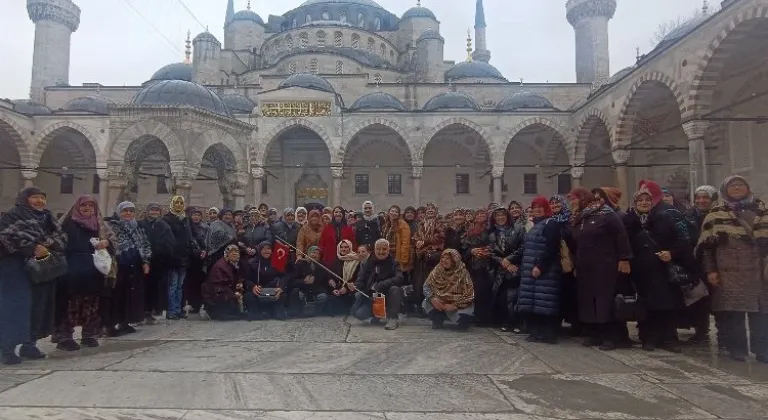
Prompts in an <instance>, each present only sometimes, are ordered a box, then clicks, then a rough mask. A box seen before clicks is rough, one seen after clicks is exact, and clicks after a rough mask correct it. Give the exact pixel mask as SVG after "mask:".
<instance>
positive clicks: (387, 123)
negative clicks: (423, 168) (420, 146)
mask: <svg viewBox="0 0 768 420" xmlns="http://www.w3.org/2000/svg"><path fill="white" fill-rule="evenodd" d="M373 125H383V126H385V127H388V128H390V129H391V130H392V131H394V132H395V133H397V134H398V135H399V136H400V138H401V139H402V140H403V142H405V145H406V146H407V148H408V154H409V155H410V156H409V157H410V158H411V159H413V157H414V156H415V155H416V150H414V145H413V143H412V142H411V141H410V136H409V135H408V132H407V131H405V129H403V128H402V127H400V126H399V125H398V124H396V123H394V122H392V121H390V120H388V119H386V118H379V117H377V118H371V119H368V120H365V121H363V122H361V123H360V124H357V125H356V126H354V127H353V128H352V129H351V130H350V131H349V133H350V134H349V135H347V136H345V137H344V138H343V139H342V141H341V146H340V147H339V151H338V159H339V162H343V161H344V155H345V154H346V153H347V147H348V146H349V144H350V143H351V142H352V139H354V138H355V136H356V135H358V134H359V133H360V132H362V131H363V130H365V129H366V128H368V127H370V126H373Z"/></svg>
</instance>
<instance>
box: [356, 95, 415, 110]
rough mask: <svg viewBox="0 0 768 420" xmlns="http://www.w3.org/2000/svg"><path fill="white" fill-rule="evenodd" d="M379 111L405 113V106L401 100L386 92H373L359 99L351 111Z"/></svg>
mask: <svg viewBox="0 0 768 420" xmlns="http://www.w3.org/2000/svg"><path fill="white" fill-rule="evenodd" d="M377 109H386V110H394V111H405V110H406V109H405V105H403V103H402V102H400V100H399V99H397V98H395V97H394V96H392V95H390V94H389V93H384V92H373V93H369V94H367V95H363V96H361V97H360V98H358V99H357V100H356V101H355V102H354V103H353V104H352V106H351V107H349V110H350V111H363V110H365V111H369V110H377Z"/></svg>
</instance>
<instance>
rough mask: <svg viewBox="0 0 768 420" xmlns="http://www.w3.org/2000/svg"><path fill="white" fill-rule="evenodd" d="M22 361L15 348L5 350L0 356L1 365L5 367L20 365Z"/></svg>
mask: <svg viewBox="0 0 768 420" xmlns="http://www.w3.org/2000/svg"><path fill="white" fill-rule="evenodd" d="M21 361H22V360H21V357H19V356H17V355H16V351H15V348H10V349H7V350H6V349H4V350H3V351H2V355H0V363H2V364H4V365H18V364H19V363H21Z"/></svg>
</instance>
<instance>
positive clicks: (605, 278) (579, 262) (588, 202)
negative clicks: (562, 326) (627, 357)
mask: <svg viewBox="0 0 768 420" xmlns="http://www.w3.org/2000/svg"><path fill="white" fill-rule="evenodd" d="M568 199H569V200H570V202H571V211H573V212H574V214H576V216H575V217H574V218H573V220H572V222H571V233H572V234H571V236H570V237H568V241H569V247H570V249H571V252H572V253H573V255H574V257H575V258H574V260H573V262H574V267H575V272H576V277H577V278H578V288H579V290H578V307H579V319H580V320H581V321H582V322H583V323H585V324H587V325H586V326H588V327H589V329H590V331H589V333H590V336H591V337H590V339H589V340H587V342H586V343H585V344H586V345H589V346H600V348H601V349H602V350H614V349H615V348H616V345H617V341H618V340H620V339H621V331H622V330H623V325H624V324H623V323H616V322H613V305H614V298H615V296H616V294H617V292H619V291H621V290H625V289H626V288H627V283H628V278H627V275H628V274H629V272H630V266H629V260H630V258H631V257H632V248H631V246H630V244H629V239H628V238H627V232H626V230H625V229H624V224H623V222H622V220H621V218H619V216H618V215H617V214H616V212H614V211H613V209H612V208H610V207H609V206H608V205H606V204H603V203H602V202H601V201H599V200H598V199H597V198H596V197H595V195H594V194H592V193H591V192H590V191H589V190H587V189H585V188H575V189H573V190H572V191H571V192H570V193H569V194H568Z"/></svg>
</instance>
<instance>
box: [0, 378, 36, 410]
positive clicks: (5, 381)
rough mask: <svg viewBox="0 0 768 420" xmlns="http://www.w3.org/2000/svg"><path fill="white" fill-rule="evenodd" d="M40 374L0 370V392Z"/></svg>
mask: <svg viewBox="0 0 768 420" xmlns="http://www.w3.org/2000/svg"><path fill="white" fill-rule="evenodd" d="M40 376H41V375H29V374H24V373H17V371H14V372H13V373H9V372H4V371H0V392H3V391H5V390H6V389H10V388H13V387H15V386H17V385H21V384H23V383H24V382H28V381H31V380H33V379H37V378H39V377H40ZM0 419H2V417H0Z"/></svg>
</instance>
